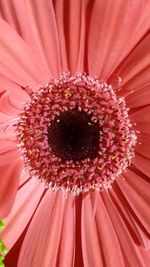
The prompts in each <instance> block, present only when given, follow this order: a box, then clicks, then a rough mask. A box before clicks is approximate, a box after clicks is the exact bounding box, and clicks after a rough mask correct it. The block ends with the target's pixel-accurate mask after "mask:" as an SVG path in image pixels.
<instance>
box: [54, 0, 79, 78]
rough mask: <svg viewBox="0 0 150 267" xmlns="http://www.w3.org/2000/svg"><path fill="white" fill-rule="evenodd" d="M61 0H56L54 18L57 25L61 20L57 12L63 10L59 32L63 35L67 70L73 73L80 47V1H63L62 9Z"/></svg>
mask: <svg viewBox="0 0 150 267" xmlns="http://www.w3.org/2000/svg"><path fill="white" fill-rule="evenodd" d="M61 2H62V1H56V3H55V6H56V18H57V21H58V26H60V21H61V22H62V16H61V17H60V16H59V15H58V12H59V14H60V12H63V14H62V15H63V24H62V25H63V29H62V28H61V31H62V32H61V34H62V33H63V34H64V36H65V46H66V54H67V59H68V67H69V70H70V71H71V72H72V73H74V72H75V71H76V68H77V61H78V55H79V49H80V34H81V16H82V1H80V0H76V1H68V0H67V1H65V2H64V6H63V9H62V7H61V5H62V3H61Z"/></svg>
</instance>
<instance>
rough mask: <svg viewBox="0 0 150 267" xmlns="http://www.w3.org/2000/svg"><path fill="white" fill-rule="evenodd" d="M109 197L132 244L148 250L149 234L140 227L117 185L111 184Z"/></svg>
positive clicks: (149, 244) (149, 243)
mask: <svg viewBox="0 0 150 267" xmlns="http://www.w3.org/2000/svg"><path fill="white" fill-rule="evenodd" d="M110 197H111V200H112V201H113V203H114V205H115V207H116V208H117V210H118V212H119V213H120V215H121V217H122V219H123V220H124V221H125V223H126V226H127V228H128V230H129V232H130V235H131V236H132V238H133V240H134V242H135V243H137V244H139V245H142V246H143V247H144V248H145V249H147V248H149V246H150V240H149V234H148V232H147V231H146V230H145V228H144V227H143V226H142V225H141V222H140V221H139V219H138V218H137V216H136V214H135V213H134V211H133V210H132V208H131V206H130V204H129V203H128V201H127V200H126V198H125V196H124V195H123V193H122V191H121V189H120V187H119V186H118V184H117V183H114V184H113V186H112V188H111V190H110Z"/></svg>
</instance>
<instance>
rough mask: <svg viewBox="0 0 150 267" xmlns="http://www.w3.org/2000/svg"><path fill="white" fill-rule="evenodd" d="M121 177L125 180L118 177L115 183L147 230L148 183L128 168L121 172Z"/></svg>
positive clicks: (149, 218)
mask: <svg viewBox="0 0 150 267" xmlns="http://www.w3.org/2000/svg"><path fill="white" fill-rule="evenodd" d="M122 177H123V178H124V179H125V180H122V179H121V177H118V179H117V183H118V185H119V187H120V189H121V191H122V192H123V194H124V196H125V198H126V199H127V201H128V203H129V204H130V206H131V208H132V209H133V212H134V213H135V214H136V216H137V217H138V219H139V220H140V222H141V223H142V224H143V226H144V227H145V229H146V230H147V231H148V232H149V231H150V225H149V221H150V213H149V203H150V194H149V187H148V185H149V184H148V183H147V182H146V181H144V179H142V178H141V177H140V176H138V175H137V174H135V173H134V172H133V171H131V170H129V169H128V170H127V172H125V173H123V175H122Z"/></svg>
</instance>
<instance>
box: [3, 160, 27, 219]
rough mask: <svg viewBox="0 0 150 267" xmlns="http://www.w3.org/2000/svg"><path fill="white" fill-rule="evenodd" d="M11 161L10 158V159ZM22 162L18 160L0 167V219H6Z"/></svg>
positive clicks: (15, 191) (14, 194) (15, 190)
mask: <svg viewBox="0 0 150 267" xmlns="http://www.w3.org/2000/svg"><path fill="white" fill-rule="evenodd" d="M11 159H12V158H11ZM22 164H23V162H22V161H21V160H20V159H18V160H15V161H13V162H12V163H10V162H9V165H8V164H7V163H6V165H3V166H0V173H1V177H0V180H1V186H0V217H6V216H7V214H8V213H9V212H10V209H11V207H12V204H13V202H14V199H15V196H16V193H17V186H18V184H19V178H20V174H21V171H22Z"/></svg>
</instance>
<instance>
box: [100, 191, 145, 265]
mask: <svg viewBox="0 0 150 267" xmlns="http://www.w3.org/2000/svg"><path fill="white" fill-rule="evenodd" d="M102 195H103V199H104V203H105V205H106V208H107V211H108V214H109V216H110V219H111V222H112V224H113V226H114V229H115V232H116V235H117V237H118V241H119V243H120V247H121V250H122V255H123V257H124V265H125V266H140V267H145V266H146V265H145V259H144V258H143V257H142V255H141V253H140V251H139V250H138V246H137V245H136V243H135V242H134V241H133V240H132V238H131V235H130V232H129V230H128V228H127V226H126V223H125V221H124V220H123V219H122V218H121V215H120V213H119V212H118V211H117V209H116V207H115V206H114V204H113V202H112V201H111V199H110V197H109V194H107V193H106V192H103V193H102Z"/></svg>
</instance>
